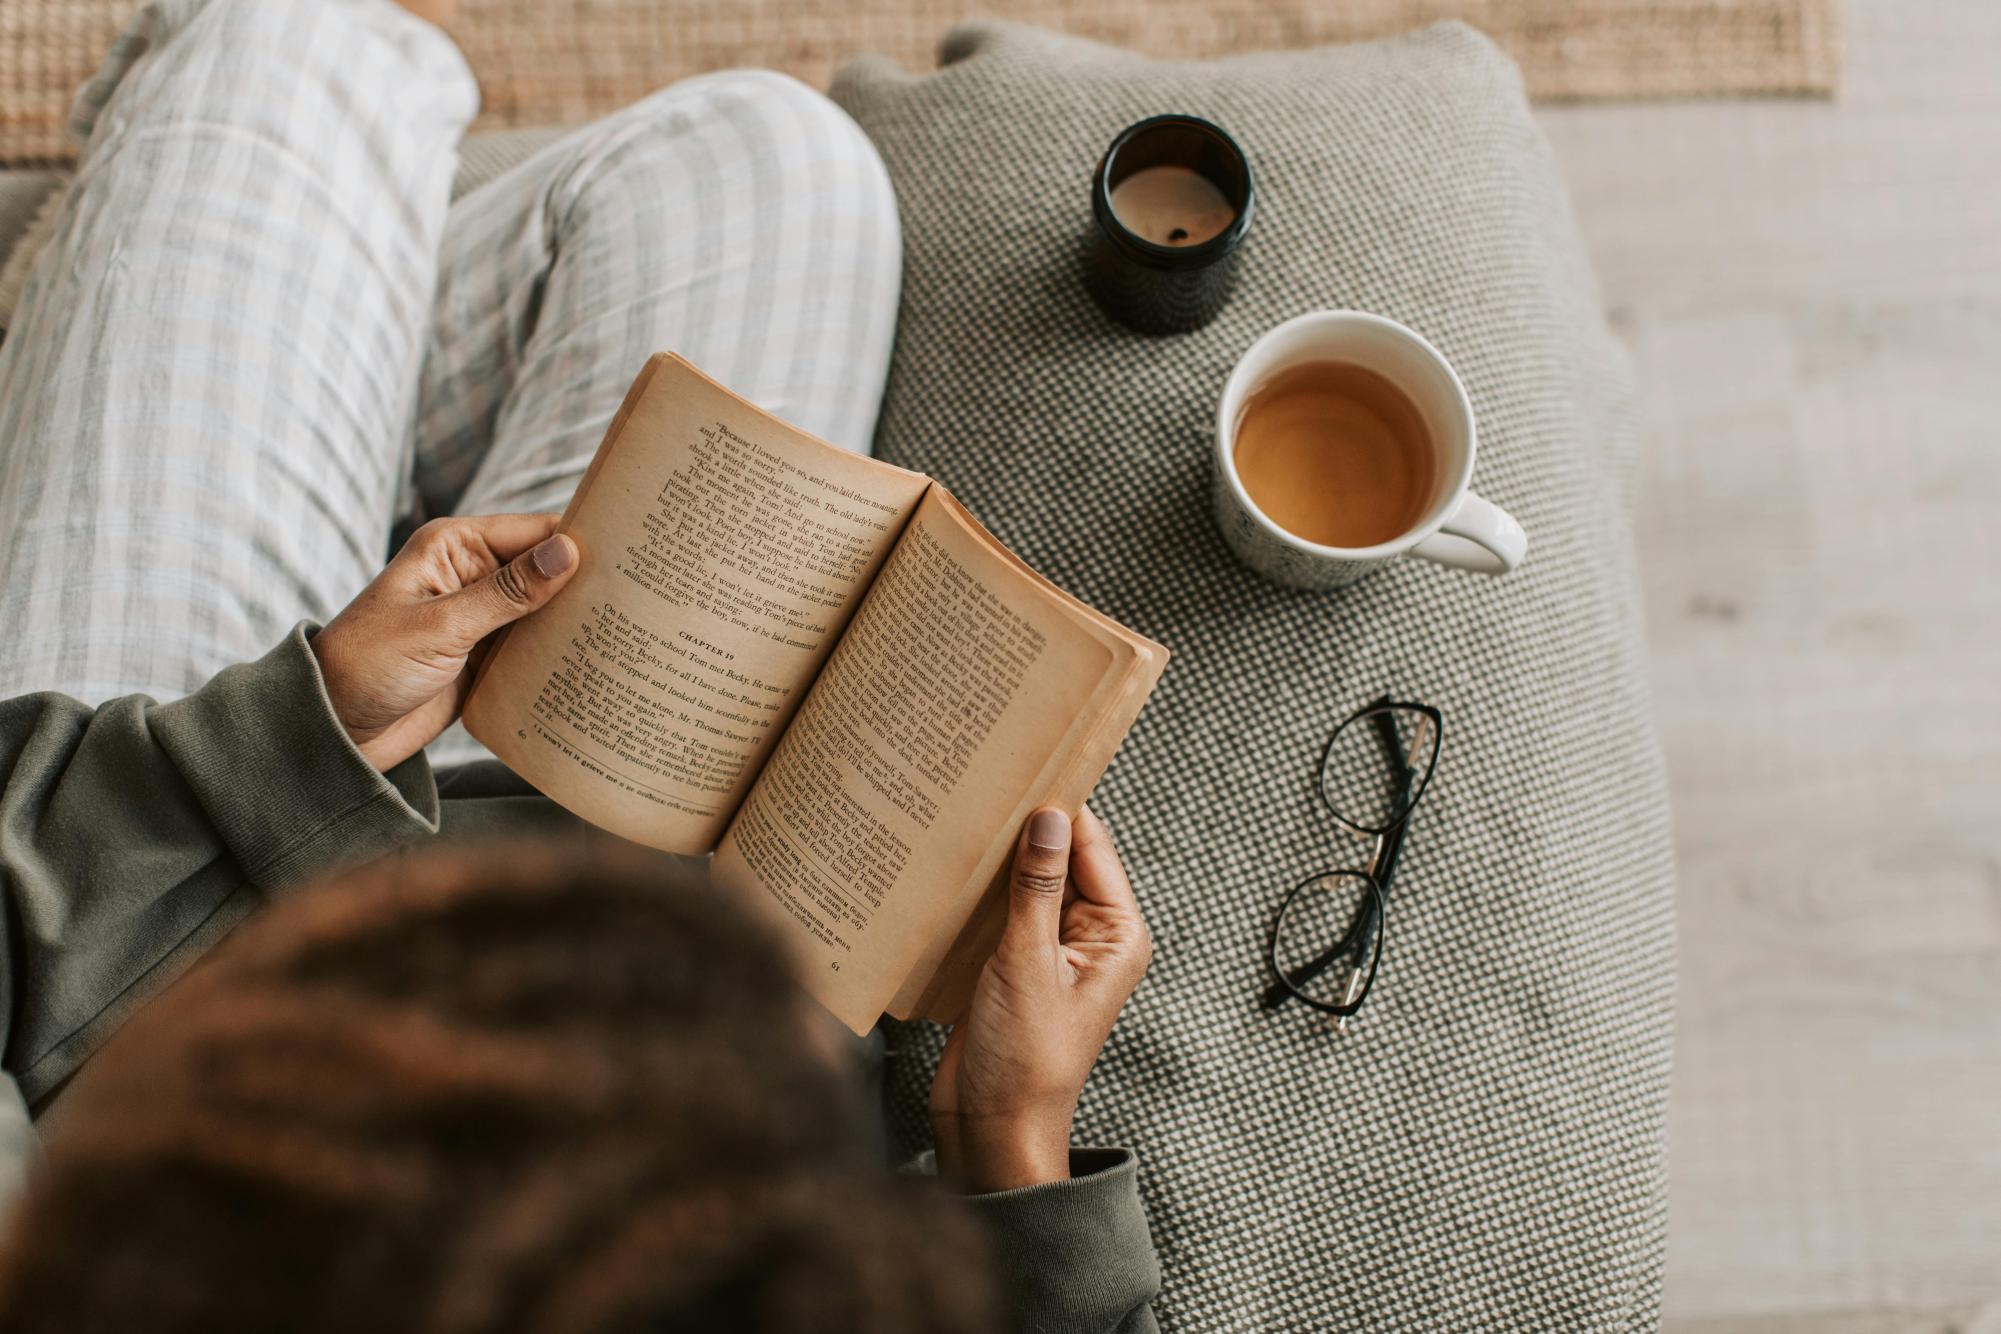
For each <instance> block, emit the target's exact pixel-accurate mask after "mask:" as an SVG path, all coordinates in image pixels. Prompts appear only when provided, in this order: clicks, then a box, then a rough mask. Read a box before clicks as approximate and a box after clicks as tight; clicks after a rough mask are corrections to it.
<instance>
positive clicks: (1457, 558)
mask: <svg viewBox="0 0 2001 1334" xmlns="http://www.w3.org/2000/svg"><path fill="white" fill-rule="evenodd" d="M1528 550H1529V535H1528V534H1527V533H1525V532H1523V531H1522V526H1521V525H1520V524H1519V523H1516V522H1515V516H1514V515H1512V514H1510V513H1508V512H1507V511H1506V510H1504V509H1502V508H1501V507H1500V506H1499V505H1496V504H1494V503H1492V502H1491V501H1486V500H1482V499H1480V497H1478V496H1476V495H1474V494H1473V493H1472V492H1471V491H1468V492H1467V493H1466V494H1465V495H1463V496H1461V497H1460V498H1459V506H1458V508H1457V509H1454V510H1453V511H1452V513H1451V514H1449V515H1447V516H1446V519H1445V523H1444V524H1443V525H1442V526H1441V527H1440V528H1439V530H1438V531H1437V532H1435V533H1433V534H1432V535H1431V536H1430V537H1427V538H1425V539H1424V541H1422V542H1419V543H1418V544H1417V545H1416V546H1414V547H1412V548H1411V549H1410V554H1411V555H1413V556H1422V557H1424V558H1425V559H1426V560H1430V561H1437V562H1438V563H1439V564H1440V565H1449V566H1451V567H1452V568H1453V569H1455V570H1474V571H1477V572H1478V573H1480V574H1506V573H1507V572H1508V571H1509V570H1512V569H1514V568H1515V567H1516V566H1517V565H1520V564H1521V563H1522V557H1524V556H1526V555H1527V554H1528Z"/></svg>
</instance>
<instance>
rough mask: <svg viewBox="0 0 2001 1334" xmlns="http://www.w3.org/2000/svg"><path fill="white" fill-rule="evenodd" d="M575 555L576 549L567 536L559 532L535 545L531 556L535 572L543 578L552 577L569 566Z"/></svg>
mask: <svg viewBox="0 0 2001 1334" xmlns="http://www.w3.org/2000/svg"><path fill="white" fill-rule="evenodd" d="M576 555H577V549H576V548H575V547H574V546H571V545H570V539H569V538H567V537H564V536H562V535H561V534H558V535H557V536H555V537H547V538H544V539H542V541H541V542H539V543H537V544H536V547H535V554H534V557H533V559H534V561H535V573H537V574H539V575H541V576H542V577H543V578H544V579H554V578H555V577H556V576H557V575H559V574H561V573H563V571H565V570H567V569H569V568H570V564H571V562H572V561H574V560H575V559H576Z"/></svg>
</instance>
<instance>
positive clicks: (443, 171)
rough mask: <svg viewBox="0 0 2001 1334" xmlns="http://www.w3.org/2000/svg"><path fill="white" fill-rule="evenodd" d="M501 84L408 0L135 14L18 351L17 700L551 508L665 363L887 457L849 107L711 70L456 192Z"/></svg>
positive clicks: (10, 506)
mask: <svg viewBox="0 0 2001 1334" xmlns="http://www.w3.org/2000/svg"><path fill="white" fill-rule="evenodd" d="M477 100H478V96H477V92H476V89H475V87H474V84H473V80H472V77H471V74H470V72H469V71H468V70H467V68H466V66H465V63H464V61H463V60H462V59H461V58H460V56H459V54H458V52H457V50H456V49H455V48H454V47H453V46H452V44H451V42H450V41H449V40H447V39H446V38H445V37H444V36H443V35H442V34H441V33H440V32H439V31H438V30H437V29H435V28H433V27H431V26H430V25H429V24H427V23H424V22H423V21H421V20H419V19H416V18H414V17H413V16H411V15H410V14H408V13H407V12H405V11H404V10H402V9H401V8H399V7H397V6H396V5H394V4H392V3H390V0H158V2H157V3H154V4H152V5H150V6H149V7H148V8H146V9H145V10H144V11H142V12H141V13H140V14H139V15H138V17H136V18H135V19H134V20H133V22H132V23H131V25H130V26H129V27H128V28H127V29H126V31H125V33H124V35H123V36H122V37H121V38H120V39H119V41H118V43H117V45H116V46H115V47H114V49H113V51H112V53H111V56H110V58H109V60H108V61H107V63H106V65H105V68H104V70H103V72H102V73H101V74H100V75H99V76H98V77H97V78H96V79H95V80H93V81H92V83H91V84H89V85H87V86H86V87H85V89H84V90H83V92H82V93H81V94H80V95H79V98H78V102H77V110H76V113H75V115H74V118H73V129H74V130H75V131H76V133H77V134H78V135H79V137H80V138H81V141H82V142H83V144H84V145H85V147H84V152H83V158H82V162H81V164H80V167H79V172H78V176H77V180H76V183H75V185H74V186H73V188H72V190H71V193H70V195H69V198H68V200H67V203H66V204H65V206H64V208H63V211H62V214H61V217H60V219H59V221H58V225H57V228H56V232H55V235H54V236H53V237H52V239H51V240H50V242H49V244H48V246H47V248H46V249H45V250H44V251H43V253H42V254H41V256H40V258H39V260H38V261H37V264H36V266H35V269H34V272H33V274H32V276H31V278H30V280H29V286H28V290H27V291H26V293H25V294H24V296H23V299H22V303H21V306H20V310H19V312H18V314H17V319H16V322H15V325H14V327H13V329H12V330H11V331H10V332H9V334H8V336H7V339H6V342H5V343H4V344H3V345H0V627H4V633H3V634H0V698H5V697H8V696H12V695H18V694H24V693H28V692H31V691H38V690H58V691H62V692H64V693H66V694H70V695H73V696H76V697H78V698H81V699H85V700H87V701H90V702H98V701H101V700H104V699H107V698H110V697H112V696H116V695H121V694H128V693H132V692H144V693H146V694H150V695H153V696H154V697H156V698H161V699H167V698H173V697H176V696H179V695H182V694H184V693H186V692H188V691H190V690H192V689H194V688H195V687H197V686H199V685H200V684H201V683H202V682H203V681H205V680H207V679H208V678H209V677H210V676H212V675H213V674H214V673H215V672H216V671H217V670H219V669H220V668H222V667H224V666H226V665H228V664H229V663H232V662H238V661H242V660H245V659H249V658H253V657H256V656H258V655H259V654H261V653H262V652H263V651H264V650H266V649H267V648H269V647H270V646H271V645H272V644H274V643H276V642H277V640H278V639H279V638H280V637H282V636H283V635H284V633H285V632H286V631H287V629H289V627H290V626H291V625H292V624H293V623H294V622H296V621H297V620H299V619H301V618H312V619H316V620H325V619H326V618H328V617H330V616H331V615H332V614H333V613H334V612H335V611H337V610H339V609H340V607H342V606H343V605H344V604H345V603H346V602H347V601H348V600H349V599H351V598H352V597H353V596H354V594H355V593H357V592H358V591H359V590H360V589H361V588H362V586H363V585H364V584H366V583H367V582H368V580H369V579H370V578H371V577H372V576H373V575H374V574H375V573H376V571H377V570H379V569H380V568H381V566H382V564H383V562H384V560H385V558H386V556H387V554H388V550H387V548H388V542H389V536H390V532H391V529H392V527H393V525H394V524H395V523H396V522H397V520H398V519H399V518H400V517H404V515H405V512H406V511H407V510H408V509H409V508H410V507H411V506H412V504H413V502H415V503H417V504H418V505H419V506H420V507H421V509H422V510H423V511H424V512H425V513H428V514H438V513H460V514H480V513H492V512H497V511H503V510H554V509H560V508H561V507H562V506H563V505H564V504H565V503H566V502H567V500H568V499H569V495H570V492H571V490H572V489H573V488H574V487H575V485H576V483H577V481H578V479H579V478H580V477H581V476H582V474H583V470H584V467H585V466H586V464H587V463H588V462H589V460H590V456H591V453H592V451H593V450H594V449H595V448H596V446H597V443H598V440H599V438H600V437H601V436H602V434H603V432H604V429H605V427H606V425H607V424H608V423H609V421H610V419H611V416H612V414H613V412H614V411H615V410H616V409H617V407H618V404H619V401H620V399H621V397H622V396H623V394H624V392H625V389H626V387H627V385H628V384H629V383H630V381H631V379H632V377H633V375H634V374H635V373H636V372H637V371H638V370H639V368H640V366H641V365H642V364H643V363H644V362H645V360H646V358H647V356H648V355H649V354H651V353H653V352H654V351H657V350H662V349H671V350H674V351H678V352H680V353H682V354H683V355H685V356H687V357H688V358H689V359H690V360H691V361H693V362H694V363H695V364H696V365H698V366H701V367H702V368H703V369H704V370H706V371H708V372H709V373H711V374H712V375H715V376H716V377H717V378H719V379H721V380H723V381H724V382H725V383H727V384H729V385H731V386H732V387H734V388H736V389H737V390H738V391H739V392H741V393H743V394H744V395H746V396H747V397H749V398H751V399H753V400H755V401H756V402H758V403H760V404H762V405H763V406H765V407H766V408H768V409H770V410H771V411H773V412H775V413H777V414H779V415H780V416H782V417H785V418H787V419H788V420H790V421H793V422H795V423H797V424H799V425H801V426H803V427H805V428H806V429H808V430H811V431H813V432H815V433H817V434H819V435H821V436H822V437H824V438H826V439H829V440H831V441H834V442H835V443H837V444H840V445H843V446H845V447H847V448H850V449H855V450H864V451H865V450H867V449H868V448H869V444H870V439H871V436H872V434H873V431H874V422H875V414H876V409H877V404H878V401H879V399H880V397H881V393H882V387H883V380H884V376H885V374H886V371H887V366H888V359H889V349H890V340H891V336H892V333H893V325H894V320H895V313H896V301H897V295H898V283H899V279H900V273H901V263H902V253H901V241H900V233H899V230H898V224H897V218H896V211H895V203H894V199H893V196H892V194H891V192H890V186H889V181H888V178H887V176H886V175H885V173H884V171H883V169H882V164H881V163H880V161H879V160H878V159H877V158H876V156H875V153H874V150H873V149H872V148H871V147H870V145H869V143H868V141H867V139H866V138H865V137H864V136H863V134H862V133H861V131H860V130H859V129H858V128H857V127H856V126H855V124H854V123H853V122H852V121H850V120H849V119H848V118H847V117H846V116H845V115H844V114H843V113H842V112H840V111H839V110H838V109H836V108H835V107H834V106H833V105H832V104H831V103H830V102H828V101H826V100H825V99H824V98H822V97H821V96H819V95H818V94H817V93H814V92H812V91H810V90H808V89H807V88H805V87H804V86H802V85H800V84H798V83H796V82H794V81H792V80H790V79H787V78H785V77H783V76H781V75H777V74H771V73H763V72H748V71H746V72H730V73H721V74H713V75H706V76H703V77H701V78H696V79H691V80H688V81H686V82H684V83H680V84H676V85H674V86H672V87H670V88H667V89H665V90H663V91H661V92H660V93H657V94H655V95H654V96H652V97H650V98H647V99H646V100H644V101H642V102H640V103H637V104H635V105H634V106H632V107H630V108H628V109H627V110H625V111H623V112H621V113H620V114H618V115H615V116H612V117H610V118H609V119H607V120H604V121H601V122H599V123H597V124H595V125H592V126H589V127H587V128H585V129H582V130H579V131H578V132H576V133H575V134H573V135H570V136H568V137H567V138H565V139H563V140H562V141H560V142H558V143H556V144H554V145H552V146H551V147H549V148H548V149H547V150H545V151H544V152H542V153H540V154H539V155H538V156H536V157H534V158H532V159H531V160H529V161H528V162H525V163H523V164H522V165H521V166H519V167H518V168H516V169H515V170H513V171H512V172H510V173H508V174H507V175H505V176H503V177H501V178H499V179H497V180H495V181H493V182H491V183H489V184H487V185H485V186H483V187H482V188H480V189H478V190H476V191H474V192H473V193H471V194H469V195H467V196H465V197H464V198H462V199H460V200H459V201H457V202H456V203H452V202H450V200H449V192H450V184H451V179H452V174H453V169H454V166H455V161H456V151H457V144H458V141H459V138H460V137H461V135H462V133H463V131H464V129H465V126H466V124H467V122H468V121H469V120H470V119H471V117H472V115H473V114H474V111H475V109H476V107H477ZM463 740H464V739H463V736H462V734H460V742H461V745H463ZM436 754H437V752H435V751H434V755H436ZM441 758H442V757H441Z"/></svg>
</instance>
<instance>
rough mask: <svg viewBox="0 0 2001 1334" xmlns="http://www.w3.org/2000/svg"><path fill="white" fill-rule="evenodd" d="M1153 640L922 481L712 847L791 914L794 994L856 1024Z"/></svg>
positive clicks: (959, 915) (1058, 771)
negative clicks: (1071, 594) (836, 641)
mask: <svg viewBox="0 0 2001 1334" xmlns="http://www.w3.org/2000/svg"><path fill="white" fill-rule="evenodd" d="M1150 650H1157V646H1152V645H1149V644H1148V643H1147V641H1145V640H1142V639H1140V638H1139V637H1138V636H1134V635H1130V634H1128V633H1127V632H1124V631H1120V630H1118V629H1117V627H1115V626H1112V625H1111V623H1110V622H1108V621H1106V620H1105V619H1104V618H1103V617H1100V616H1097V615H1096V614H1095V613H1092V612H1090V611H1089V610H1088V609H1087V608H1083V607H1082V606H1081V604H1077V603H1075V602H1074V600H1072V599H1069V598H1067V597H1066V596H1065V595H1062V594H1060V593H1057V592H1056V591H1055V590H1054V589H1053V588H1052V587H1051V586H1050V585H1048V584H1047V583H1046V582H1045V581H1043V580H1041V579H1040V578H1039V577H1038V576H1036V575H1035V574H1033V573H1032V572H1031V571H1029V570H1028V569H1027V568H1026V567H1025V566H1023V565H1022V564H1021V563H1020V562H1019V561H1018V560H1016V559H1015V558H1014V557H1012V556H1011V555H1009V554H1008V553H1007V552H1006V551H1005V550H1004V549H1002V548H1000V547H999V545H998V544H997V543H996V542H995V541H994V540H993V539H992V538H991V537H990V536H988V535H987V534H986V533H985V532H984V531H983V530H982V529H980V527H979V525H978V524H977V523H975V522H974V521H973V520H972V518H971V517H970V516H969V515H967V514H966V513H965V511H964V510H963V509H961V508H960V507H959V505H958V503H957V502H956V501H954V500H952V499H951V497H949V496H948V495H946V494H945V493H944V492H943V491H942V490H940V489H937V488H933V490H932V491H931V492H930V493H929V494H927V495H926V497H925V498H924V501H923V503H922V504H920V505H919V506H918V509H917V513H916V515H915V516H914V517H913V518H912V519H911V521H910V523H909V526H908V527H907V528H906V529H905V530H904V534H903V537H902V540H901V541H900V542H899V543H898V544H897V547H896V549H895V551H894V552H892V553H891V555H890V557H889V559H888V561H887V562H885V564H884V565H883V568H882V572H881V574H880V575H879V576H878V577H877V579H876V582H875V585H874V587H873V588H872V589H871V590H870V592H869V595H868V597H867V599H866V601H865V602H864V603H863V604H862V607H861V609H860V611H859V612H858V613H857V614H856V616H855V618H854V620H853V622H852V623H851V624H850V625H849V627H848V631H847V635H846V637H845V639H844V640H843V641H842V643H841V645H840V646H839V647H838V648H837V649H836V650H835V652H834V654H833V656H832V658H830V659H829V660H828V663H827V666H826V669H825V670H824V671H823V672H822V673H821V675H820V678H819V680H818V682H817V683H816V684H815V685H814V687H813V690H812V692H811V693H810V694H809V695H808V697H807V699H806V701H805V702H804V704H803V705H802V706H801V707H800V710H799V713H798V715H797V716H796V717H795V718H794V720H793V723H792V726H791V729H790V730H789V732H788V733H787V735H786V736H785V737H784V739H783V740H782V741H781V742H780V743H779V745H778V748H777V750H776V752H775V753H774V754H773V756H772V758H771V761H770V762H769V764H767V766H766V767H765V769H764V772H763V774H762V776H761V777H760V778H759V780H758V782H757V784H756V786H755V787H754V788H753V789H752V790H751V792H750V794H749V795H748V796H747V798H746V799H745V801H744V804H743V808H742V809H741V810H740V811H739V812H738V814H737V817H736V819H735V821H734V822H733V823H732V824H731V826H730V828H729V831H728V832H727V833H726V834H725V835H724V837H723V839H722V841H721V843H720V844H719V845H718V846H717V849H716V859H715V863H714V866H713V868H712V876H713V878H714V880H715V881H716V883H718V884H722V885H727V886H731V887H735V888H739V889H741V890H742V891H743V892H745V893H746V894H747V895H750V896H752V897H753V898H755V899H757V900H760V901H763V902H765V903H767V904H770V905H771V906H772V907H773V908H774V909H775V911H776V913H777V914H778V916H779V917H780V918H781V919H783V920H785V921H787V922H789V923H791V924H792V925H793V926H794V927H795V930H793V931H792V933H791V934H792V936H793V938H794V941H795V943H796V944H797V946H798V948H799V951H800V956H801V958H802V961H803V967H804V977H805V981H806V985H807V987H808V989H809V990H810V991H812V992H813V994H814V995H816V996H817V997H819V999H820V1000H821V1001H822V1002H823V1003H824V1004H825V1005H826V1006H827V1008H828V1009H830V1010H832V1011H833V1012H834V1014H835V1015H836V1016H837V1017H839V1018H840V1019H842V1020H843V1021H844V1022H846V1023H847V1024H848V1025H849V1026H850V1027H851V1028H853V1029H854V1030H855V1031H856V1032H866V1031H867V1030H868V1028H869V1027H870V1026H871V1025H872V1024H874V1022H875V1021H876V1019H877V1017H878V1016H879V1015H880V1014H881V1013H882V1012H883V1010H884V1008H885V1007H886V1006H888V1005H889V1004H890V1002H891V1001H892V1000H893V999H894V998H895V997H896V996H897V994H898V993H899V991H901V990H902V989H903V987H904V985H905V983H906V982H907V980H908V979H909V977H910V974H911V970H912V968H913V966H914V965H915V964H916V963H917V962H918V961H919V960H920V959H922V958H924V957H926V956H927V955H938V956H942V955H943V954H944V953H945V952H946V950H947V948H948V947H949V946H950V944H951V942H952V941H953V940H954V939H956V938H957V936H958V934H959V933H960V932H961V930H962V929H963V927H964V924H965V923H966V921H967V920H968V919H969V917H970V916H971V914H972V913H973V910H974V909H975V908H976V907H977V904H978V901H979V899H980V897H981V895H982V894H983V892H984V891H985V889H986V887H987V886H988V884H989V883H990V882H991V881H992V878H993V874H994V868H995V866H996V865H1004V864H1005V861H1006V858H1007V855H1008V852H1009V850H1010V849H1011V847H1012V844H1013V838H1014V834H1015V831H1016V830H1018V829H1019V828H1020V824H1021V821H1022V819H1023V818H1025V817H1026V815H1027V813H1028V812H1029V811H1030V810H1032V809H1033V808H1034V806H1035V805H1037V804H1039V802H1040V800H1041V799H1042V795H1043V794H1044V793H1047V792H1049V791H1051V790H1052V788H1053V787H1054V786H1055V785H1057V784H1058V783H1060V782H1061V781H1062V779H1063V778H1064V776H1065V775H1066V774H1069V773H1070V772H1072V771H1073V770H1075V769H1076V768H1077V767H1078V766H1077V757H1078V755H1079V753H1080V750H1081V749H1083V748H1088V747H1089V745H1090V744H1091V739H1092V738H1093V736H1095V735H1098V733H1099V729H1098V728H1097V726H1096V724H1095V722H1094V721H1093V717H1092V713H1093V708H1094V702H1102V701H1103V700H1105V699H1106V698H1108V692H1109V694H1110V695H1116V694H1117V693H1118V690H1119V687H1120V683H1122V682H1125V681H1127V680H1128V679H1130V678H1131V677H1132V676H1133V674H1134V665H1135V663H1136V662H1137V661H1140V660H1150ZM1158 652H1159V656H1160V657H1161V658H1163V659H1164V657H1165V651H1164V650H1159V651H1158ZM1156 671H1157V669H1156ZM1149 680H1150V678H1149ZM1121 731H1123V729H1122V728H1121ZM1102 767H1103V758H1102V757H1101V758H1100V759H1099V760H1098V769H1100V770H1101V769H1102ZM1096 777H1097V773H1096V772H1095V771H1094V772H1092V773H1091V774H1090V780H1091V781H1095V779H1096ZM1080 799H1081V798H1080Z"/></svg>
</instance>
